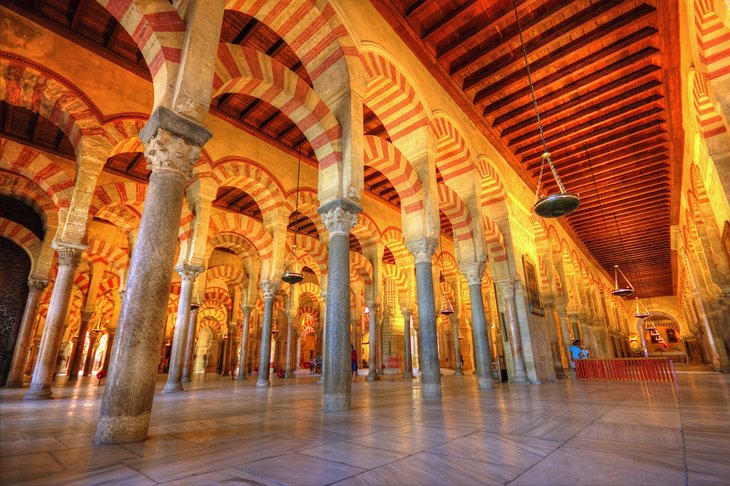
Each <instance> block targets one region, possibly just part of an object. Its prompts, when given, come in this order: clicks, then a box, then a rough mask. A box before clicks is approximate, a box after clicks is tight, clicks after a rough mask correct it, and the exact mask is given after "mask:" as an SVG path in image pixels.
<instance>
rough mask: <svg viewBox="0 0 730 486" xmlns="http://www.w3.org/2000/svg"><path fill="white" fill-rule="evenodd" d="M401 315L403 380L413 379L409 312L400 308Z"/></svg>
mask: <svg viewBox="0 0 730 486" xmlns="http://www.w3.org/2000/svg"><path fill="white" fill-rule="evenodd" d="M400 311H401V313H402V314H403V355H404V356H403V361H404V363H403V365H404V367H403V379H404V380H412V379H413V355H412V354H411V310H410V309H409V308H408V307H405V306H404V307H401V308H400Z"/></svg>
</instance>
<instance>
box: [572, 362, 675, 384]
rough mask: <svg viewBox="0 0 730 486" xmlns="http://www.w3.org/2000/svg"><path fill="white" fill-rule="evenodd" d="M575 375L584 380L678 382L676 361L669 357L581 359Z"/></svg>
mask: <svg viewBox="0 0 730 486" xmlns="http://www.w3.org/2000/svg"><path fill="white" fill-rule="evenodd" d="M575 376H576V377H577V378H581V379H584V380H618V381H652V382H669V383H677V372H676V371H675V369H674V362H673V361H672V360H671V359H667V358H621V359H581V360H577V361H576V362H575Z"/></svg>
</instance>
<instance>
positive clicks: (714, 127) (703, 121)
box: [689, 41, 730, 150]
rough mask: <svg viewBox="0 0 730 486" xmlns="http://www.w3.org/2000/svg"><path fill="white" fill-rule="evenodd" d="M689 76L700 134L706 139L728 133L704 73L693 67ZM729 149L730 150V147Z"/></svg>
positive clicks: (693, 108) (691, 100)
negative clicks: (712, 99) (714, 104)
mask: <svg viewBox="0 0 730 486" xmlns="http://www.w3.org/2000/svg"><path fill="white" fill-rule="evenodd" d="M728 42H730V41H728ZM729 55H730V54H729ZM689 76H690V83H691V88H690V89H691V93H690V106H691V108H692V113H693V115H694V119H695V122H696V123H697V127H698V129H699V132H700V135H702V138H704V139H710V138H713V137H716V136H718V135H723V134H726V133H727V128H726V127H725V124H724V123H723V120H722V116H720V114H719V113H718V112H717V110H715V107H714V106H713V105H712V101H710V98H709V96H708V95H707V86H705V82H704V81H703V79H702V75H701V74H700V73H699V72H697V70H694V69H693V70H691V71H690V75H689ZM727 149H728V150H730V147H728V148H727Z"/></svg>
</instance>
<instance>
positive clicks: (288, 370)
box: [284, 316, 294, 378]
mask: <svg viewBox="0 0 730 486" xmlns="http://www.w3.org/2000/svg"><path fill="white" fill-rule="evenodd" d="M286 321H287V322H286V359H285V360H284V377H285V378H291V377H292V376H293V374H292V366H291V364H292V355H291V353H292V349H293V345H292V339H294V325H293V324H294V319H293V318H291V317H289V316H287V320H286Z"/></svg>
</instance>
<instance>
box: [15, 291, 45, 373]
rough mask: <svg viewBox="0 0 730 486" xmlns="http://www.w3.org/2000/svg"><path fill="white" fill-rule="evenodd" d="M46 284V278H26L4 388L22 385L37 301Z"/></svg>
mask: <svg viewBox="0 0 730 486" xmlns="http://www.w3.org/2000/svg"><path fill="white" fill-rule="evenodd" d="M47 285H48V280H40V279H34V278H30V279H28V299H27V300H26V301H25V310H24V311H23V320H22V321H20V329H19V330H18V339H17V341H15V351H14V352H13V360H12V362H11V363H10V372H9V373H8V381H7V382H6V383H5V387H6V388H21V387H22V386H23V375H24V374H25V367H26V364H27V363H28V354H29V353H30V346H31V335H32V334H33V324H34V323H35V317H36V314H37V313H38V302H39V301H40V298H41V294H42V293H43V289H45V288H46V286H47Z"/></svg>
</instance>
